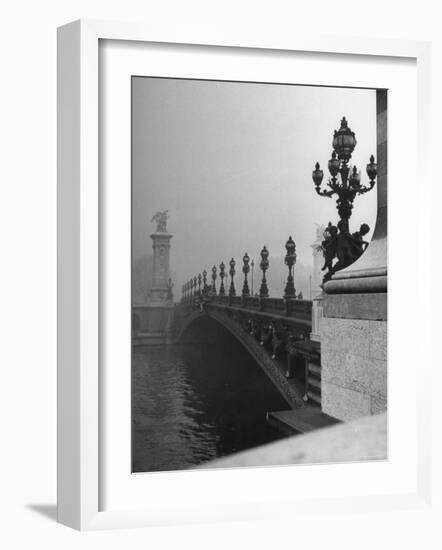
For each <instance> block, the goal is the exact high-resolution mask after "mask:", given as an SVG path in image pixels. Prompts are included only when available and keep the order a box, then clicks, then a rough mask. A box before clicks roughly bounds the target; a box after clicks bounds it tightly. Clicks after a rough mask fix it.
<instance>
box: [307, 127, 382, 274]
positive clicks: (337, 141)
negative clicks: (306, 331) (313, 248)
mask: <svg viewBox="0 0 442 550" xmlns="http://www.w3.org/2000/svg"><path fill="white" fill-rule="evenodd" d="M356 143H357V141H356V136H355V133H354V132H352V130H351V129H350V128H349V127H348V123H347V120H346V118H345V117H344V118H343V119H342V120H341V127H340V128H339V130H335V133H334V136H333V152H332V156H331V159H330V160H329V161H328V170H329V172H330V175H331V177H330V178H329V179H328V181H327V187H329V189H328V190H327V189H321V183H322V180H323V178H324V172H323V170H321V167H320V166H319V162H317V163H316V165H315V169H314V170H313V172H312V178H313V182H314V184H315V190H316V193H317V194H318V195H320V196H322V197H332V196H333V195H336V196H337V200H336V206H337V210H338V214H339V217H340V218H341V219H340V221H339V222H338V224H337V227H335V226H333V225H332V224H331V223H329V227H328V235H326V238H325V240H324V241H323V243H322V249H323V253H324V257H325V265H324V268H323V269H325V268H328V273H327V275H326V276H325V277H324V282H325V281H326V280H328V279H330V278H331V276H332V275H333V273H335V272H336V271H338V270H339V269H343V268H344V267H347V266H349V265H350V264H352V263H353V262H354V261H355V260H356V259H357V258H359V256H360V255H361V254H362V252H363V251H364V250H365V248H366V246H367V244H368V243H365V241H364V240H363V236H364V235H365V234H366V233H368V231H369V230H370V228H369V227H368V225H367V224H362V225H361V227H360V230H359V231H358V232H356V233H353V234H350V229H349V219H350V217H351V214H352V210H353V201H354V199H355V198H356V197H357V196H358V195H363V194H364V193H367V192H368V191H371V189H373V187H374V185H375V183H376V182H375V180H376V176H377V164H376V163H375V159H374V156H373V155H371V157H370V162H369V163H368V164H367V167H366V171H367V175H368V178H369V184H368V185H367V186H363V185H361V173H360V172H359V171H358V169H357V168H356V166H353V168H350V165H349V161H350V159H351V155H352V153H353V151H354V148H355V147H356ZM338 176H339V178H338ZM327 237H328V238H327ZM338 241H339V247H338ZM338 251H339V253H338ZM335 257H337V258H338V262H337V263H336V264H335V265H333V259H334V258H335Z"/></svg>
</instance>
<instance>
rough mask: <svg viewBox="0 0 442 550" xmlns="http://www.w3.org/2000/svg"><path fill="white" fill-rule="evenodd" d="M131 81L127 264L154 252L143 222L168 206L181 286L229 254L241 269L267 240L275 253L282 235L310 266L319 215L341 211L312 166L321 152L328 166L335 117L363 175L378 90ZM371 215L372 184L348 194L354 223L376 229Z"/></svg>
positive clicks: (372, 141)
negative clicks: (349, 133)
mask: <svg viewBox="0 0 442 550" xmlns="http://www.w3.org/2000/svg"><path fill="white" fill-rule="evenodd" d="M132 85H133V92H132V101H133V103H132V113H133V117H132V118H133V120H132V122H133V124H132V151H133V158H132V163H133V171H132V185H133V253H134V260H137V259H138V258H140V257H141V256H143V255H145V254H150V253H151V251H152V241H151V239H150V237H149V235H150V234H151V233H152V232H153V231H154V230H155V224H154V223H151V221H150V220H151V218H152V216H153V215H154V214H155V212H157V211H158V210H165V209H168V210H169V214H170V219H169V221H168V230H169V232H170V233H172V234H173V235H174V237H173V239H172V242H171V245H172V248H171V269H172V271H173V272H174V273H175V274H176V278H177V280H176V281H175V283H176V284H177V287H178V288H179V287H180V286H181V284H183V283H184V282H185V281H186V280H187V279H188V278H189V277H190V276H193V275H195V274H197V273H199V272H200V271H202V269H204V268H206V269H207V270H208V271H209V270H210V268H211V266H212V265H213V264H216V265H218V264H219V263H220V261H221V260H223V261H224V263H226V264H227V262H228V261H229V260H230V258H231V257H232V256H234V257H235V259H236V260H237V267H238V268H239V269H240V268H241V258H242V256H243V254H244V252H246V251H247V252H248V253H249V255H250V257H251V258H254V259H255V262H256V261H257V260H258V261H259V251H260V250H261V248H262V246H263V245H266V246H267V248H268V249H269V251H270V254H271V256H281V257H282V256H283V255H284V254H285V248H284V244H285V242H286V240H287V238H288V236H289V235H291V236H292V237H293V239H294V240H295V242H296V247H297V250H296V252H297V255H298V261H300V262H302V263H303V264H304V265H309V264H311V263H312V249H311V247H310V244H311V243H313V242H314V240H315V227H316V226H315V222H316V223H321V224H325V225H326V224H327V223H328V221H329V220H331V221H332V222H334V223H336V222H337V221H338V215H337V212H336V203H335V199H329V198H324V197H319V196H318V195H317V194H316V193H315V191H314V185H313V182H312V178H311V172H312V170H313V168H314V164H315V162H316V161H317V160H318V161H319V162H320V163H321V167H322V168H323V169H324V172H325V174H327V173H328V171H327V169H326V167H327V161H328V159H329V158H330V154H331V150H332V147H331V141H332V135H333V131H334V129H337V128H339V125H340V120H341V118H342V116H346V117H347V120H348V122H349V126H350V127H351V129H352V130H353V131H354V132H356V138H357V140H358V144H357V146H356V149H355V152H354V154H353V159H352V160H353V163H355V164H356V165H357V166H358V168H359V169H360V170H361V172H362V181H363V183H366V182H367V176H366V173H365V165H366V164H367V162H368V159H369V156H370V155H371V154H374V155H376V94H375V91H374V90H356V89H342V88H341V89H338V88H326V87H321V88H319V87H308V86H290V85H269V84H252V83H233V82H217V81H192V80H177V79H162V78H142V77H140V78H133V79H132ZM325 179H326V178H324V180H325ZM375 219H376V190H375V189H374V190H373V191H372V192H370V193H367V194H366V195H364V196H363V197H358V198H357V199H356V200H355V206H354V211H353V216H352V218H351V220H350V228H351V230H352V231H356V230H357V229H358V228H359V225H360V224H361V223H362V222H366V223H368V224H369V225H370V228H371V230H373V229H374V222H375ZM368 237H369V238H371V232H370V234H369V235H368ZM295 273H296V268H295Z"/></svg>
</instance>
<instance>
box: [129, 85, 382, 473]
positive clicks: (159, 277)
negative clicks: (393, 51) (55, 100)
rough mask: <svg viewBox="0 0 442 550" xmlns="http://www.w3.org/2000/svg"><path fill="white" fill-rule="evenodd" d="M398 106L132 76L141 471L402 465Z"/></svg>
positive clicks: (136, 436) (373, 94)
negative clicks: (396, 352)
mask: <svg viewBox="0 0 442 550" xmlns="http://www.w3.org/2000/svg"><path fill="white" fill-rule="evenodd" d="M387 98H388V91H387V90H383V89H363V88H343V87H340V88H338V87H330V86H306V85H294V84H283V83H275V84H269V83H259V82H233V81H216V80H196V79H178V78H159V77H148V76H133V77H132V79H131V100H132V105H131V125H132V130H131V141H132V143H131V147H132V149H131V158H132V176H131V179H132V471H133V472H158V471H174V470H186V469H192V468H226V467H227V468H231V467H236V466H243V467H244V466H268V465H284V464H297V463H304V464H315V463H329V462H353V461H367V460H385V459H387V456H388V452H387V409H388V402H387V119H388V109H387Z"/></svg>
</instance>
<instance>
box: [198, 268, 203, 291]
mask: <svg viewBox="0 0 442 550" xmlns="http://www.w3.org/2000/svg"><path fill="white" fill-rule="evenodd" d="M201 279H202V277H201V273H198V296H201Z"/></svg>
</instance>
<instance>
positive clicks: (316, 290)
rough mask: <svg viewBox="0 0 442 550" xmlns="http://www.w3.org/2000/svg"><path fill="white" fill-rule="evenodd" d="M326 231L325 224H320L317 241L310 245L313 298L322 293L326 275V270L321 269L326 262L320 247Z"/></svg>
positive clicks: (317, 229) (317, 230)
mask: <svg viewBox="0 0 442 550" xmlns="http://www.w3.org/2000/svg"><path fill="white" fill-rule="evenodd" d="M324 231H325V226H324V225H318V226H317V228H316V241H315V242H314V243H313V244H311V245H310V246H311V248H312V254H313V277H312V299H314V298H316V296H319V295H320V294H321V293H322V288H321V284H322V279H323V277H324V272H323V271H321V268H322V266H323V264H324V256H323V254H322V251H321V249H320V248H319V247H320V246H321V243H322V241H323V240H324V236H323V235H324Z"/></svg>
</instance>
